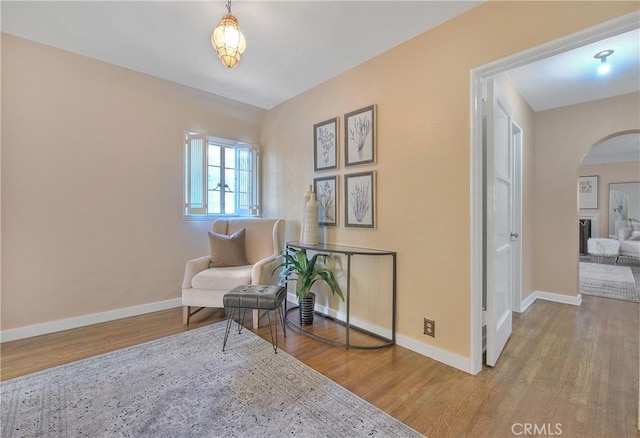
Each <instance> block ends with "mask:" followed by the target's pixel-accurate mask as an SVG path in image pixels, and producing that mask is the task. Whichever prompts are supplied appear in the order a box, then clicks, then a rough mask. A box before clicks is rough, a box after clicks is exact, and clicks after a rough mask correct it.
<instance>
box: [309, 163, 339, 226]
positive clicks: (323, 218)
mask: <svg viewBox="0 0 640 438" xmlns="http://www.w3.org/2000/svg"><path fill="white" fill-rule="evenodd" d="M313 189H314V191H315V193H316V201H317V203H318V225H324V226H330V227H335V226H337V225H338V177H337V176H336V175H333V176H325V177H321V178H314V179H313Z"/></svg>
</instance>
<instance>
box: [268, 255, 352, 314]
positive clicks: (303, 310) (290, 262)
mask: <svg viewBox="0 0 640 438" xmlns="http://www.w3.org/2000/svg"><path fill="white" fill-rule="evenodd" d="M280 255H281V256H282V257H283V258H284V261H283V262H282V263H281V264H280V265H278V266H277V267H276V268H275V269H274V270H273V272H275V271H276V270H278V269H280V268H283V269H282V271H280V277H279V279H280V281H279V282H280V284H282V285H284V284H285V282H286V280H287V278H289V276H290V275H291V274H295V275H296V280H297V281H296V296H297V298H298V304H299V305H300V324H301V325H311V324H313V309H314V306H315V302H316V295H315V293H313V292H311V286H313V285H314V284H315V283H316V281H318V280H322V281H324V282H325V283H326V284H327V286H329V288H330V289H331V292H332V293H333V294H334V295H338V296H339V297H340V298H342V299H343V300H344V296H343V295H342V290H341V289H340V286H339V285H338V281H337V280H336V277H335V276H334V275H333V272H332V271H331V270H330V269H327V268H326V267H324V266H323V265H321V264H319V263H318V261H319V260H322V261H323V262H325V261H326V260H327V258H329V257H330V256H329V255H328V254H314V255H313V256H312V257H311V258H308V257H307V250H306V249H295V248H290V247H289V248H286V249H284V250H282V252H281V253H280Z"/></svg>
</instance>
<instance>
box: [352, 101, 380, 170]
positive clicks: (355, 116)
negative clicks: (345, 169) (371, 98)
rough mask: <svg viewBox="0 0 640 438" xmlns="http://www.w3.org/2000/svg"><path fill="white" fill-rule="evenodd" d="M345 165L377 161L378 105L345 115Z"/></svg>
mask: <svg viewBox="0 0 640 438" xmlns="http://www.w3.org/2000/svg"><path fill="white" fill-rule="evenodd" d="M344 145H345V146H344V165H345V166H358V165H361V164H371V163H375V162H376V106H375V105H371V106H367V107H365V108H360V109H359V110H355V111H352V112H350V113H348V114H345V115H344Z"/></svg>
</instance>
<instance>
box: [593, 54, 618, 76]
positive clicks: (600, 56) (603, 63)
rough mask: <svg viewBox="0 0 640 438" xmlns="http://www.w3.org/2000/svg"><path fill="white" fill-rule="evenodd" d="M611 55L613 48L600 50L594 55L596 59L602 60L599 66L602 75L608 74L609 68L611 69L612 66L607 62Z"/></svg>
mask: <svg viewBox="0 0 640 438" xmlns="http://www.w3.org/2000/svg"><path fill="white" fill-rule="evenodd" d="M611 55H613V50H611V49H608V50H603V51H602V52H598V53H596V54H595V55H593V57H594V58H595V59H599V60H600V65H599V66H598V73H600V74H601V75H604V74H607V73H609V70H611V66H610V65H609V64H607V57H608V56H611Z"/></svg>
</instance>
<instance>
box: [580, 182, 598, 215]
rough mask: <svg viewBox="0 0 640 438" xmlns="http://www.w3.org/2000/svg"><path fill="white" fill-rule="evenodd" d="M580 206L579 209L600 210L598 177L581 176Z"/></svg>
mask: <svg viewBox="0 0 640 438" xmlns="http://www.w3.org/2000/svg"><path fill="white" fill-rule="evenodd" d="M578 204H579V208H581V209H584V208H587V209H597V208H598V177H597V176H581V177H580V178H579V179H578Z"/></svg>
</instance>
